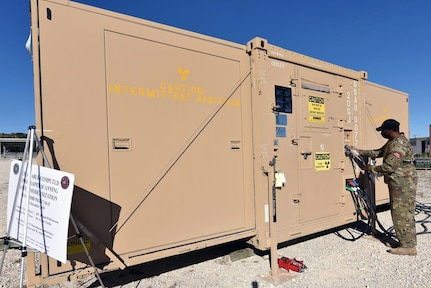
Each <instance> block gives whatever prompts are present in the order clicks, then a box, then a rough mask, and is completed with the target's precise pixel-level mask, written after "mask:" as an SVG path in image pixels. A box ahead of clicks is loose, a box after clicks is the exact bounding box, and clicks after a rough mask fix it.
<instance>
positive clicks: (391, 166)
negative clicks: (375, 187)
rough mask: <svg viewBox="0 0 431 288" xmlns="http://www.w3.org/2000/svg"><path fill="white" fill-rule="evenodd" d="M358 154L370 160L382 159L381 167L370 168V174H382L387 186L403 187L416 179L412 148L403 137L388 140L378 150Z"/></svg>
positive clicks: (361, 151) (363, 151) (362, 151)
mask: <svg viewBox="0 0 431 288" xmlns="http://www.w3.org/2000/svg"><path fill="white" fill-rule="evenodd" d="M359 154H360V155H363V156H368V157H371V158H372V159H375V158H379V157H383V163H382V165H378V166H372V167H371V172H373V173H375V174H383V175H384V177H385V183H387V184H391V185H395V186H404V185H406V184H407V185H409V184H412V183H408V182H409V181H413V179H416V178H417V176H416V167H415V166H414V164H413V160H414V152H413V148H412V146H411V145H410V141H409V140H408V139H407V138H406V137H405V136H403V135H400V136H399V137H397V138H395V139H392V140H389V141H388V142H386V144H385V145H383V147H381V148H380V149H376V150H360V151H359Z"/></svg>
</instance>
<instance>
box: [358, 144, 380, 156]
mask: <svg viewBox="0 0 431 288" xmlns="http://www.w3.org/2000/svg"><path fill="white" fill-rule="evenodd" d="M384 147H385V146H383V147H382V148H380V149H375V150H359V155H361V156H365V157H371V158H372V159H375V158H380V157H382V156H383V149H384Z"/></svg>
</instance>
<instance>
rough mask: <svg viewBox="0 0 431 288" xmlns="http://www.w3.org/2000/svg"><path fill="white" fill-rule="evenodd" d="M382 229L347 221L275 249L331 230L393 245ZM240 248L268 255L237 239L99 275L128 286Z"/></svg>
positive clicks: (108, 283)
mask: <svg viewBox="0 0 431 288" xmlns="http://www.w3.org/2000/svg"><path fill="white" fill-rule="evenodd" d="M388 209H389V206H388V205H383V206H379V207H377V213H380V212H383V211H387V210H388ZM417 209H419V211H418V213H422V214H424V215H425V219H421V220H418V219H417V223H421V224H425V223H430V221H429V218H430V217H431V216H430V213H431V212H430V207H429V206H426V205H424V206H421V205H418V207H417ZM383 228H384V227H383ZM382 230H383V229H382ZM385 230H386V232H380V231H378V230H376V231H375V232H374V234H373V233H371V227H370V223H369V221H357V222H354V223H351V224H347V225H344V226H340V227H336V228H333V229H329V230H325V231H322V232H318V233H315V234H312V235H307V236H304V237H301V238H297V239H294V240H291V241H287V242H283V243H280V244H279V245H278V248H279V249H282V248H285V247H288V246H291V245H295V244H298V243H301V242H304V241H308V240H311V239H315V238H318V237H321V236H324V235H328V234H332V233H334V234H335V235H337V236H338V237H340V238H342V239H344V240H346V241H356V240H358V239H359V238H361V237H363V236H370V235H372V236H373V237H375V238H376V239H377V240H379V241H380V242H381V243H382V244H383V245H386V246H387V245H391V246H392V245H393V244H396V242H395V240H394V239H393V237H392V236H391V235H392V232H393V227H388V228H385ZM423 233H429V232H428V229H427V228H424V231H418V235H419V234H423ZM242 249H252V250H253V252H254V254H255V255H258V256H261V257H263V256H269V250H268V251H260V250H257V249H255V248H254V247H252V246H250V245H248V244H247V243H245V242H244V241H237V242H232V243H226V244H222V245H218V246H214V247H209V248H206V249H201V250H197V251H193V252H189V253H186V254H181V255H176V256H171V257H168V258H163V259H159V260H154V261H151V262H147V263H143V264H138V265H135V266H132V267H128V268H126V269H124V270H115V271H112V272H104V273H102V274H101V275H100V276H101V278H102V281H103V283H104V284H105V286H106V287H114V286H122V285H127V284H128V283H131V282H136V281H139V280H142V279H145V278H151V277H154V276H158V275H160V274H163V273H166V272H169V271H173V270H177V269H180V268H184V267H188V266H191V265H194V264H198V263H201V262H205V261H208V260H215V259H216V258H220V257H221V260H215V261H220V263H221V264H223V261H231V259H230V258H224V256H226V257H228V256H230V254H232V253H234V252H237V251H239V250H242ZM268 265H270V260H268ZM191 269H192V268H191ZM92 281H93V282H92V283H91V284H90V285H89V286H87V287H92V288H94V287H100V285H99V282H98V281H97V279H96V278H94V279H93V278H92ZM251 287H258V286H257V283H251Z"/></svg>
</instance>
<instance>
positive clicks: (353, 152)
mask: <svg viewBox="0 0 431 288" xmlns="http://www.w3.org/2000/svg"><path fill="white" fill-rule="evenodd" d="M345 148H346V156H349V155H350V154H351V155H353V156H359V149H358V148H356V147H355V146H347V145H346V146H345Z"/></svg>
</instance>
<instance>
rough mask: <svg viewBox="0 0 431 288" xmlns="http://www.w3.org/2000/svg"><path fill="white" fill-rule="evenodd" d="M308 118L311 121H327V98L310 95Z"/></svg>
mask: <svg viewBox="0 0 431 288" xmlns="http://www.w3.org/2000/svg"><path fill="white" fill-rule="evenodd" d="M308 114H309V115H310V116H309V117H308V120H309V121H310V122H317V123H324V122H325V117H324V116H325V98H323V97H317V96H308Z"/></svg>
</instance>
